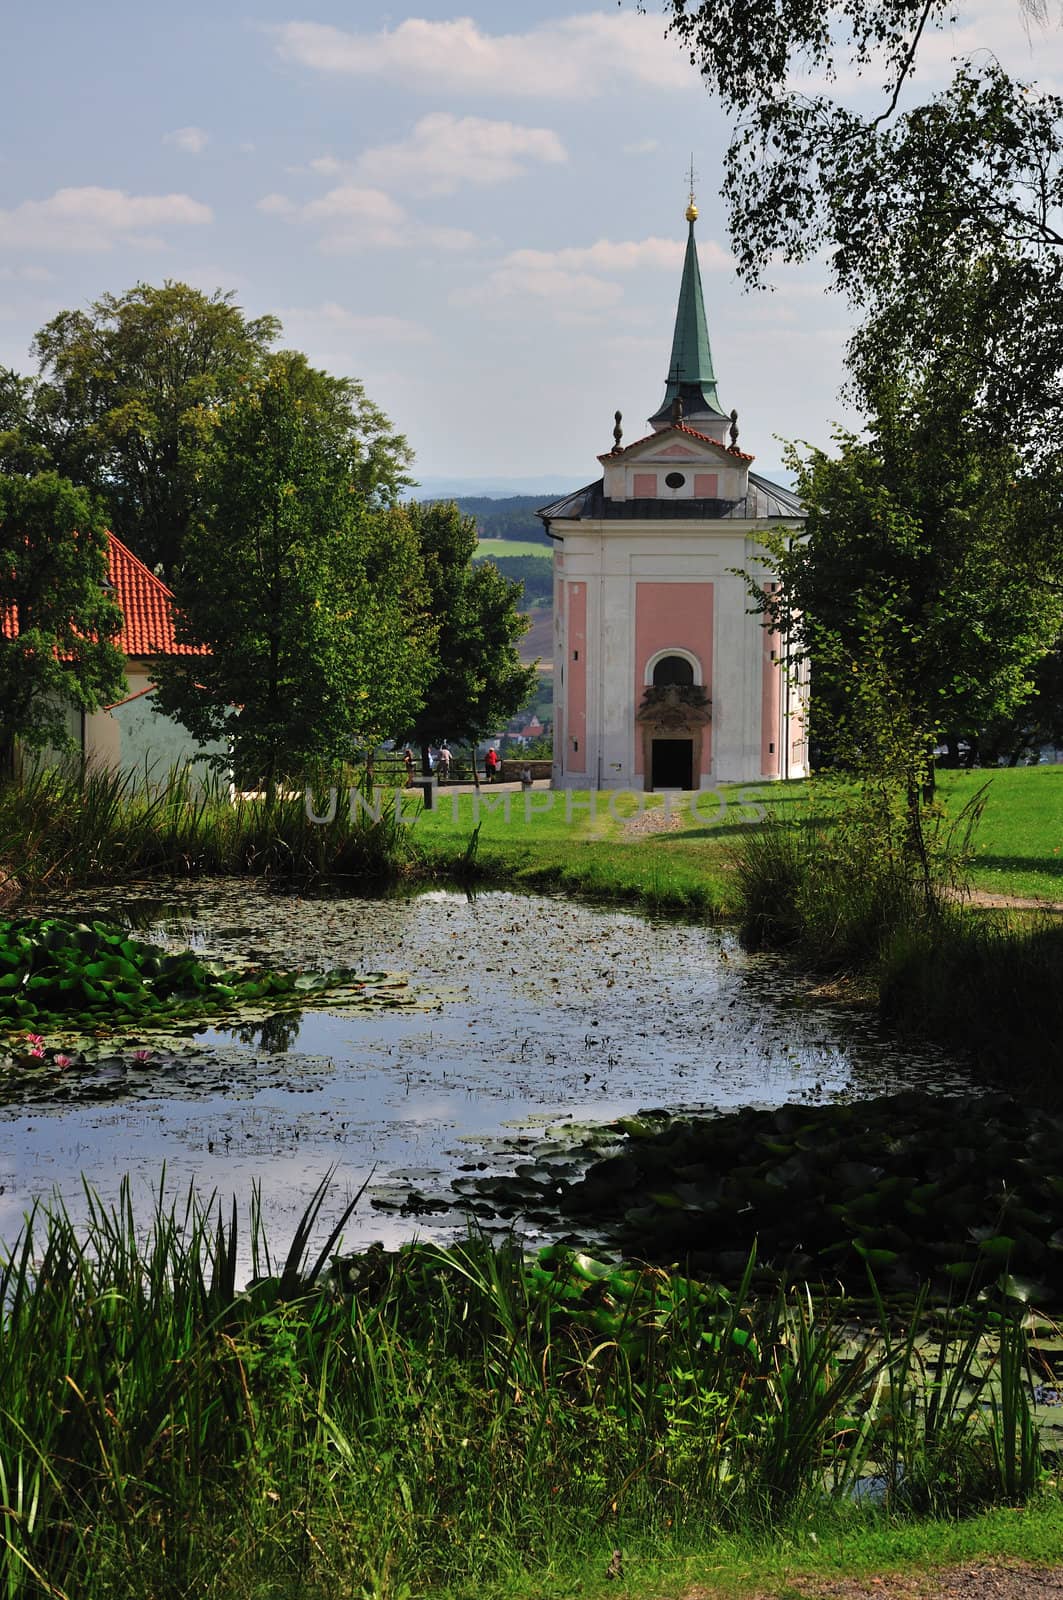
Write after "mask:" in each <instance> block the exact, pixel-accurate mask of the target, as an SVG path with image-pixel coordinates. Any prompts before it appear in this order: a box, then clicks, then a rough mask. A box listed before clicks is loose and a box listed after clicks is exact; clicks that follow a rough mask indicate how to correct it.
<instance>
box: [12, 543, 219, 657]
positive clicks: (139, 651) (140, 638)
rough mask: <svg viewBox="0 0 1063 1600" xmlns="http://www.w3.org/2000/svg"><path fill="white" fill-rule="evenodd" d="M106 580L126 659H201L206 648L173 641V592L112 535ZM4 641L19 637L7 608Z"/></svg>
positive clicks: (118, 644)
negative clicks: (117, 610)
mask: <svg viewBox="0 0 1063 1600" xmlns="http://www.w3.org/2000/svg"><path fill="white" fill-rule="evenodd" d="M107 576H108V577H109V578H110V580H111V584H112V585H113V590H114V599H115V600H116V601H117V603H118V605H119V606H120V607H121V609H122V617H123V622H122V628H121V631H120V632H119V634H118V636H117V638H116V639H115V641H114V643H115V645H116V647H117V648H118V649H119V650H121V652H122V654H123V655H125V656H132V657H149V658H150V657H152V656H202V655H207V654H208V650H207V647H206V645H197V644H178V643H177V640H176V638H175V637H174V617H173V591H172V590H171V589H168V588H167V586H166V585H165V584H164V583H163V581H162V579H161V578H157V577H156V576H155V574H154V572H152V571H151V570H150V568H148V567H146V566H145V565H144V563H143V561H141V560H139V558H138V557H137V556H135V555H134V554H133V552H132V550H129V549H127V547H126V546H125V545H124V544H123V543H122V541H121V539H119V538H118V537H117V536H116V535H115V534H113V533H108V535H107ZM0 624H2V630H3V634H4V637H5V638H7V639H13V638H15V637H16V636H17V634H18V617H17V613H16V612H15V611H14V609H13V608H9V609H8V610H7V612H6V613H5V614H4V616H3V617H2V618H0Z"/></svg>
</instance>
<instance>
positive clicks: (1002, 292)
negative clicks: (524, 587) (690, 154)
mask: <svg viewBox="0 0 1063 1600" xmlns="http://www.w3.org/2000/svg"><path fill="white" fill-rule="evenodd" d="M1026 9H1027V13H1028V17H1029V18H1030V19H1031V20H1034V21H1038V22H1043V21H1044V20H1045V17H1044V15H1042V14H1041V13H1042V12H1043V9H1044V8H1042V7H1041V6H1040V5H1039V3H1038V0H1030V3H1029V4H1028V5H1027V8H1026ZM665 10H666V14H667V15H668V16H669V18H670V22H669V27H670V31H671V32H672V33H673V34H674V35H675V36H676V37H677V38H678V39H679V40H680V42H681V43H682V45H683V46H684V47H685V48H686V49H687V51H688V52H689V54H690V58H691V61H692V62H693V64H694V65H696V66H697V67H698V68H699V70H700V71H701V73H702V75H703V77H704V79H705V81H706V83H707V85H708V86H709V88H710V89H712V90H713V91H714V92H715V93H716V94H717V95H718V96H719V97H720V99H721V101H722V103H723V105H724V107H725V108H726V109H727V110H728V111H730V112H731V113H732V114H733V116H734V119H735V121H734V131H733V135H732V138H731V142H730V146H729V149H728V151H727V154H726V157H725V165H724V195H725V199H726V202H727V204H728V209H729V227H730V234H731V240H732V245H733V248H734V251H735V255H736V258H737V261H738V266H739V271H740V272H741V273H742V274H743V276H744V277H745V278H746V279H747V281H748V282H750V283H754V284H755V283H760V282H762V281H763V276H764V272H765V264H766V263H768V262H770V261H772V260H779V259H784V260H788V261H804V260H811V259H813V258H815V257H817V256H821V255H825V256H826V257H827V259H828V260H829V262H830V264H831V269H832V271H833V275H834V278H835V282H836V284H837V285H838V287H839V288H841V289H842V290H843V291H844V292H845V293H846V294H848V295H849V297H850V299H851V300H852V301H853V303H854V304H855V305H857V306H859V307H861V308H863V309H864V310H865V311H867V312H869V313H871V314H874V315H878V314H879V313H881V312H883V311H884V310H887V309H888V311H889V313H890V338H891V340H892V342H893V344H894V347H895V348H902V347H904V348H907V349H908V350H910V351H912V352H915V353H917V352H918V351H919V350H920V349H923V348H926V347H927V346H928V345H930V344H932V343H933V340H934V337H935V330H936V329H937V327H938V326H939V324H940V322H941V320H942V306H943V304H944V301H945V300H947V299H949V298H953V299H954V297H955V292H956V289H955V285H956V281H957V278H959V279H960V280H962V278H963V277H964V275H965V273H966V269H967V267H968V265H969V264H970V263H972V262H980V263H981V264H982V266H983V271H984V274H985V282H984V284H983V291H984V293H983V296H982V309H983V311H984V312H986V313H988V316H987V320H986V324H985V328H984V338H983V367H984V383H983V392H982V394H981V396H980V397H978V405H979V408H980V411H981V415H982V417H983V420H984V422H985V425H986V427H987V430H991V427H992V423H993V421H994V419H996V418H999V416H1000V415H1001V413H1002V411H1003V410H1004V408H1005V407H1006V408H1008V409H1010V410H1012V411H1014V412H1015V413H1016V416H1017V420H1019V421H1020V422H1025V423H1026V424H1028V425H1029V429H1030V432H1029V436H1028V443H1027V444H1026V445H1024V455H1025V458H1026V459H1027V460H1030V459H1032V452H1033V451H1034V450H1035V449H1043V448H1044V447H1045V446H1046V445H1050V446H1051V448H1053V449H1059V448H1060V447H1061V445H1063V438H1061V437H1060V433H1061V428H1063V422H1061V420H1060V415H1061V406H1060V401H1061V398H1063V396H1061V393H1060V387H1059V374H1060V370H1061V368H1063V310H1061V305H1063V296H1061V293H1060V290H1061V286H1063V227H1061V224H1060V220H1059V218H1060V206H1061V202H1063V134H1061V128H1063V99H1061V98H1060V97H1059V96H1058V95H1055V94H1045V93H1042V92H1040V90H1039V89H1037V88H1036V86H1033V87H1031V86H1030V85H1027V84H1025V83H1022V82H1019V81H1017V80H1015V79H1013V78H1011V77H1010V76H1009V75H1008V74H1007V73H1006V72H1005V71H1004V70H1003V69H1002V68H1001V66H1000V65H999V63H998V62H996V61H995V60H994V59H993V58H992V57H989V56H988V55H986V54H982V55H980V56H976V57H974V58H972V60H969V61H961V62H960V63H959V64H958V65H957V67H956V69H955V72H954V75H953V78H952V81H951V82H950V83H949V84H948V86H947V87H946V88H945V89H944V90H943V91H942V92H941V93H940V94H937V95H935V96H934V97H932V98H931V99H929V100H927V101H926V102H925V103H923V104H915V105H909V106H907V107H905V105H904V101H905V99H906V98H910V95H907V96H906V93H905V91H906V85H907V84H908V82H909V79H910V77H911V73H912V69H913V66H914V65H915V62H916V60H917V59H918V55H919V51H920V49H921V47H922V46H923V45H924V44H925V41H926V39H927V37H928V35H930V34H931V33H932V32H933V31H934V29H935V28H937V27H938V26H939V25H941V24H943V23H944V22H945V21H946V20H947V19H948V18H950V17H951V16H952V14H953V7H952V5H951V4H950V3H949V0H828V3H826V4H824V5H822V6H808V5H806V4H804V3H803V0H749V3H748V4H745V5H742V6H740V7H732V8H731V9H730V10H729V11H728V13H727V26H726V27H721V26H720V11H719V6H718V5H715V4H711V3H710V0H665ZM854 76H855V77H857V78H860V79H864V80H866V79H868V78H869V77H870V78H871V80H872V84H873V85H874V84H881V86H882V89H881V94H880V96H879V97H878V98H877V102H876V104H875V105H874V106H873V107H872V108H871V109H870V110H869V111H868V112H866V113H861V112H860V111H858V110H856V109H854V107H853V106H852V104H851V103H848V104H847V103H844V102H843V101H842V100H841V99H839V98H836V97H835V96H834V95H833V94H832V86H833V84H834V83H835V82H837V81H839V80H840V79H843V78H846V79H849V80H850V81H851V79H852V78H853V77H854ZM1020 436H1024V435H1023V433H1022V430H1021V428H1020Z"/></svg>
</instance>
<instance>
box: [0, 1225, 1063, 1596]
mask: <svg viewBox="0 0 1063 1600" xmlns="http://www.w3.org/2000/svg"><path fill="white" fill-rule="evenodd" d="M320 1199H321V1195H320V1193H319V1196H318V1197H317V1201H318V1202H319V1201H320ZM311 1223H312V1218H306V1219H304V1221H303V1223H301V1224H300V1226H299V1229H298V1230H297V1235H296V1238H295V1240H294V1242H293V1245H292V1248H291V1249H290V1250H289V1252H288V1254H287V1256H286V1257H285V1258H284V1259H283V1260H282V1261H271V1260H270V1259H269V1255H268V1250H267V1241H266V1240H265V1237H264V1235H263V1232H262V1229H261V1227H260V1226H259V1225H258V1222H257V1220H256V1218H255V1217H254V1215H253V1216H252V1222H251V1239H250V1250H251V1253H252V1255H253V1257H254V1258H255V1259H256V1271H255V1279H254V1280H253V1282H252V1284H251V1286H250V1287H248V1288H247V1289H246V1290H244V1291H241V1290H240V1288H239V1287H238V1282H237V1274H236V1260H237V1256H238V1242H239V1241H238V1223H237V1219H236V1216H235V1213H234V1215H233V1216H232V1218H231V1219H228V1218H225V1217H221V1216H219V1217H211V1216H208V1215H206V1214H205V1213H203V1212H201V1211H199V1210H197V1209H196V1207H195V1206H194V1205H193V1204H190V1205H189V1207H188V1208H187V1209H186V1210H185V1211H184V1212H183V1213H181V1212H178V1211H175V1210H172V1209H171V1210H168V1209H166V1208H165V1207H164V1206H163V1205H162V1204H160V1205H159V1207H158V1209H157V1211H156V1214H155V1216H154V1217H153V1218H152V1219H151V1222H150V1225H149V1227H148V1228H147V1230H146V1236H145V1234H144V1233H142V1232H141V1231H140V1230H139V1229H138V1227H137V1219H136V1218H135V1217H134V1215H133V1213H132V1211H131V1209H130V1205H129V1200H128V1195H126V1196H124V1198H123V1200H122V1202H121V1203H120V1204H119V1206H118V1207H117V1208H116V1209H115V1210H114V1211H110V1210H107V1209H106V1208H104V1207H102V1206H101V1205H100V1204H98V1203H94V1205H93V1208H92V1214H91V1219H90V1223H89V1225H88V1227H87V1229H86V1230H84V1231H83V1232H79V1231H78V1230H76V1229H75V1228H74V1227H73V1225H72V1224H71V1223H70V1221H69V1219H68V1218H67V1217H66V1216H65V1215H64V1213H63V1212H62V1210H61V1209H57V1210H55V1211H53V1212H52V1213H51V1215H49V1216H48V1217H47V1218H45V1217H42V1216H40V1215H38V1216H36V1217H35V1218H33V1219H32V1220H31V1223H30V1225H29V1227H28V1230H27V1233H26V1234H25V1236H24V1238H23V1240H22V1242H21V1244H20V1246H19V1247H18V1248H17V1249H16V1250H15V1251H14V1252H13V1254H12V1255H11V1257H10V1258H9V1259H8V1260H7V1261H6V1263H5V1264H4V1265H3V1268H2V1270H0V1306H2V1308H3V1312H2V1316H3V1338H2V1340H0V1586H2V1592H3V1593H4V1594H5V1595H7V1596H10V1597H21V1596H26V1597H27V1600H28V1597H30V1596H33V1597H38V1596H44V1595H50V1596H69V1597H71V1600H73V1597H74V1596H77V1597H78V1600H96V1597H102V1596H108V1597H109V1600H143V1597H144V1596H145V1595H151V1596H153V1597H155V1600H178V1597H182V1600H184V1597H187V1596H190V1595H195V1596H196V1597H197V1600H252V1597H256V1600H258V1597H262V1596H267V1595H268V1596H270V1597H273V1600H288V1597H291V1600H295V1597H296V1596H298V1597H299V1600H318V1597H321V1600H324V1597H325V1596H329V1597H330V1600H331V1597H332V1596H335V1595H337V1594H342V1595H354V1596H359V1597H367V1600H370V1597H371V1600H377V1597H379V1600H392V1597H394V1600H410V1597H413V1596H420V1595H427V1594H432V1595H439V1596H447V1597H453V1600H466V1597H469V1600H472V1597H474V1596H475V1597H479V1600H483V1597H495V1596H498V1597H502V1596H514V1595H521V1594H528V1595H531V1594H536V1595H539V1596H553V1595H557V1596H561V1595H565V1594H571V1593H573V1592H575V1589H576V1587H577V1586H578V1587H579V1588H580V1590H581V1591H583V1592H588V1593H591V1594H595V1593H602V1592H604V1591H606V1589H607V1588H609V1589H611V1591H612V1592H614V1593H615V1592H616V1590H617V1587H618V1579H619V1578H620V1577H621V1574H620V1572H619V1570H618V1568H617V1564H616V1560H615V1559H614V1554H613V1553H614V1552H616V1551H619V1552H621V1559H622V1561H623V1563H624V1571H623V1574H622V1576H623V1583H622V1584H621V1585H620V1587H621V1589H622V1591H627V1592H634V1593H639V1592H649V1591H650V1589H653V1590H654V1591H655V1592H656V1593H657V1594H660V1592H661V1586H662V1584H663V1585H667V1584H668V1583H675V1584H676V1585H677V1588H678V1587H679V1586H682V1585H683V1584H685V1581H686V1577H687V1576H688V1575H690V1576H695V1575H696V1576H697V1577H699V1578H700V1579H701V1580H702V1581H704V1580H705V1579H706V1578H708V1577H710V1575H711V1576H713V1577H715V1576H716V1573H717V1570H719V1572H720V1575H721V1576H726V1577H727V1578H728V1582H729V1583H730V1582H733V1585H734V1588H735V1590H736V1591H740V1589H741V1587H742V1585H743V1584H744V1583H746V1582H748V1580H749V1577H750V1575H751V1574H752V1573H754V1572H760V1571H763V1570H765V1569H767V1570H773V1571H775V1572H778V1571H780V1570H781V1566H782V1560H781V1555H780V1551H781V1550H782V1551H793V1552H797V1553H798V1554H799V1558H800V1561H801V1564H803V1565H805V1566H807V1567H812V1568H814V1567H816V1566H817V1565H819V1566H820V1569H821V1570H825V1571H829V1570H831V1564H830V1562H831V1552H833V1555H834V1560H835V1561H837V1562H841V1561H842V1560H843V1559H845V1560H846V1561H847V1562H849V1563H853V1562H855V1564H856V1565H858V1566H859V1565H860V1564H866V1565H867V1566H869V1567H870V1566H875V1565H878V1564H880V1563H881V1562H882V1561H883V1560H884V1559H886V1552H887V1551H892V1552H894V1555H893V1559H895V1560H896V1559H901V1560H904V1559H905V1554H907V1555H908V1556H909V1558H910V1556H911V1555H912V1554H915V1553H916V1552H918V1555H916V1559H918V1558H919V1555H922V1556H926V1555H927V1554H930V1553H933V1554H934V1555H940V1554H943V1553H945V1552H944V1551H943V1550H942V1548H941V1546H942V1543H943V1541H944V1540H945V1539H946V1538H947V1537H952V1539H953V1541H954V1542H953V1548H956V1542H955V1538H956V1536H955V1533H954V1532H953V1533H952V1534H951V1535H950V1534H949V1533H948V1529H949V1527H950V1524H951V1521H952V1520H953V1519H955V1518H957V1517H961V1516H965V1515H969V1514H977V1513H979V1512H982V1511H984V1510H985V1509H986V1508H989V1507H992V1506H995V1505H1004V1504H1006V1505H1009V1506H1019V1507H1026V1508H1027V1509H1026V1510H1025V1511H1023V1512H1022V1513H1021V1517H1022V1520H1023V1521H1024V1522H1025V1523H1026V1524H1027V1525H1028V1527H1031V1528H1037V1527H1041V1528H1043V1529H1044V1530H1045V1532H1044V1539H1045V1541H1046V1545H1047V1542H1048V1540H1049V1538H1050V1537H1051V1532H1050V1530H1054V1531H1055V1532H1057V1533H1058V1530H1059V1527H1060V1518H1059V1498H1058V1489H1057V1486H1056V1483H1055V1481H1054V1479H1053V1478H1052V1476H1051V1472H1050V1469H1049V1468H1048V1466H1047V1465H1046V1463H1045V1461H1044V1460H1043V1459H1042V1455H1041V1450H1040V1446H1039V1442H1038V1439H1037V1436H1036V1429H1035V1427H1034V1426H1033V1424H1032V1421H1031V1417H1030V1411H1029V1403H1028V1393H1029V1391H1028V1378H1027V1368H1026V1337H1027V1336H1026V1332H1025V1330H1024V1327H1023V1323H1022V1318H1021V1315H1020V1314H1019V1312H1018V1311H1017V1310H1014V1309H1013V1310H1011V1311H1009V1310H1007V1308H1006V1307H1002V1308H1001V1309H1000V1312H999V1314H997V1315H994V1314H991V1313H989V1312H987V1311H983V1312H982V1313H980V1314H979V1315H978V1316H976V1317H975V1319H974V1320H973V1321H972V1320H970V1319H969V1316H968V1314H966V1313H964V1314H962V1315H961V1314H960V1313H959V1312H958V1311H957V1313H956V1314H955V1315H953V1316H952V1317H951V1318H950V1317H948V1316H947V1317H946V1319H945V1322H944V1323H941V1321H940V1317H939V1319H938V1323H937V1332H938V1335H939V1337H940V1339H941V1343H940V1344H937V1343H935V1344H934V1346H933V1349H932V1351H931V1353H930V1354H927V1353H926V1351H925V1350H924V1348H923V1347H921V1346H920V1345H919V1344H918V1342H917V1341H916V1340H915V1338H914V1335H913V1337H911V1338H909V1337H908V1336H906V1335H903V1334H897V1333H896V1331H895V1330H894V1328H893V1327H892V1324H891V1319H890V1318H889V1317H888V1315H887V1314H886V1313H885V1310H884V1308H883V1309H882V1312H881V1315H880V1316H879V1317H878V1318H877V1319H876V1318H872V1322H871V1325H870V1326H869V1328H868V1329H867V1330H866V1332H867V1337H866V1338H860V1339H857V1338H854V1337H853V1332H852V1329H851V1327H850V1326H849V1325H848V1323H847V1311H846V1308H844V1307H841V1306H837V1305H833V1306H832V1305H831V1304H830V1302H829V1300H827V1299H826V1298H820V1299H813V1298H810V1297H809V1296H807V1295H806V1294H805V1293H803V1292H794V1293H789V1294H786V1293H780V1294H779V1295H777V1296H775V1297H769V1298H767V1299H765V1300H761V1301H757V1300H756V1299H755V1298H753V1297H751V1295H750V1294H749V1292H748V1284H749V1280H748V1277H747V1278H746V1279H745V1280H744V1281H743V1282H740V1283H738V1284H736V1285H734V1286H733V1288H732V1290H731V1291H730V1292H728V1291H726V1290H722V1289H720V1288H718V1287H714V1286H709V1285H702V1284H698V1283H695V1282H691V1281H688V1280H685V1279H683V1278H681V1277H678V1276H676V1275H674V1274H671V1273H665V1272H659V1271H643V1270H640V1269H637V1268H631V1269H627V1270H622V1269H619V1268H616V1267H610V1266H607V1265H602V1264H598V1263H595V1262H594V1261H592V1260H589V1259H588V1258H586V1257H583V1256H580V1255H578V1254H576V1253H573V1252H569V1251H563V1250H560V1249H555V1250H554V1251H553V1252H551V1253H549V1254H548V1255H547V1256H544V1257H525V1256H523V1255H522V1254H521V1253H520V1251H519V1250H517V1249H515V1248H513V1247H498V1248H496V1247H492V1246H491V1245H489V1244H488V1243H486V1242H484V1241H481V1240H478V1239H475V1238H473V1239H470V1240H468V1241H467V1242H466V1243H464V1244H462V1245H458V1246H455V1247H453V1248H450V1249H446V1250H444V1249H442V1248H439V1247H436V1246H432V1245H415V1246H412V1247H410V1248H408V1249H406V1250H404V1251H402V1252H400V1253H399V1254H398V1255H397V1256H388V1255H386V1254H384V1253H383V1252H369V1253H367V1254H365V1255H361V1256H357V1257H353V1258H350V1259H348V1260H343V1261H341V1262H340V1263H339V1265H338V1267H337V1269H336V1272H335V1275H334V1276H333V1277H332V1278H331V1279H330V1280H329V1281H328V1282H325V1281H324V1278H323V1274H322V1267H323V1266H324V1264H325V1260H326V1259H327V1256H328V1252H329V1250H330V1249H331V1248H332V1243H331V1242H330V1243H329V1244H326V1246H325V1247H324V1249H323V1250H322V1252H321V1253H320V1255H319V1256H318V1259H317V1262H316V1263H315V1264H314V1265H313V1266H309V1265H308V1262H309V1259H310V1255H309V1252H308V1249H307V1246H308V1242H309V1235H310V1231H311ZM986 1361H988V1366H987V1367H986V1368H985V1370H986V1373H987V1376H984V1377H983V1375H982V1371H983V1365H984V1363H985V1362H986ZM872 1479H873V1480H874V1483H873V1485H872V1488H873V1489H874V1491H875V1493H874V1496H873V1498H877V1497H878V1495H879V1494H882V1493H884V1494H885V1502H886V1503H885V1505H884V1506H882V1507H879V1506H877V1505H876V1504H873V1503H870V1502H869V1501H868V1499H867V1498H866V1497H865V1495H864V1491H865V1490H866V1489H867V1488H868V1483H869V1480H872ZM1011 1515H1012V1516H1013V1517H1015V1520H1016V1521H1018V1520H1019V1517H1018V1516H1017V1515H1016V1513H1014V1512H1013V1513H1011ZM935 1517H937V1518H944V1519H947V1520H946V1521H945V1522H943V1523H938V1522H934V1521H928V1520H926V1519H927V1518H935ZM973 1526H974V1527H975V1531H974V1532H973V1534H971V1536H970V1537H969V1538H968V1539H967V1540H966V1541H965V1543H964V1544H963V1546H962V1547H963V1548H964V1549H965V1550H967V1551H968V1552H969V1551H971V1550H972V1549H984V1548H997V1547H998V1545H999V1543H1000V1542H1001V1541H1000V1538H999V1533H1003V1531H1004V1530H1005V1529H1006V1527H1007V1524H1006V1523H1001V1524H1000V1527H999V1530H998V1528H997V1525H996V1524H994V1523H993V1522H992V1521H991V1520H990V1521H986V1522H985V1523H983V1524H982V1525H981V1528H980V1529H979V1528H978V1526H977V1525H973ZM902 1528H903V1529H905V1530H907V1532H908V1534H909V1536H910V1538H909V1542H908V1544H907V1546H906V1547H905V1546H902V1543H901V1538H902V1535H901V1531H900V1530H901V1529H902ZM812 1533H814V1534H816V1537H817V1539H818V1540H820V1545H821V1547H820V1546H816V1545H813V1543H812V1541H811V1539H810V1538H809V1535H810V1534H812ZM1005 1542H1006V1535H1005ZM902 1550H903V1551H904V1553H902ZM1025 1553H1026V1554H1027V1555H1030V1554H1031V1553H1032V1551H1031V1548H1030V1545H1029V1544H1028V1545H1027V1546H1026V1552H1025ZM610 1568H611V1569H612V1583H611V1584H610V1582H609V1579H608V1576H607V1573H608V1572H609V1569H610ZM835 1570H836V1569H835ZM669 1574H670V1577H669Z"/></svg>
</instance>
